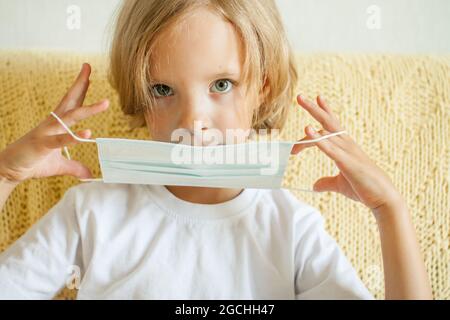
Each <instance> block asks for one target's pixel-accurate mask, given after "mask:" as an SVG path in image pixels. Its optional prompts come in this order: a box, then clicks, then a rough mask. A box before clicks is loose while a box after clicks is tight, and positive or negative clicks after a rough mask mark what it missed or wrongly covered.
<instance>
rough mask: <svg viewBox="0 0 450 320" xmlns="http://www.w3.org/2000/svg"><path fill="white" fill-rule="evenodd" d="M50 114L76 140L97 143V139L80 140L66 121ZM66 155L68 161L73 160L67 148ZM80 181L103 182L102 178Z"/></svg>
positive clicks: (54, 114) (65, 148)
mask: <svg viewBox="0 0 450 320" xmlns="http://www.w3.org/2000/svg"><path fill="white" fill-rule="evenodd" d="M50 114H51V115H52V116H53V117H54V118H55V119H56V120H57V121H58V122H59V123H60V124H61V125H62V126H63V128H64V129H65V130H66V131H67V132H68V133H69V134H70V135H71V136H72V137H73V138H74V139H75V140H78V141H80V142H94V143H95V142H96V141H95V139H84V138H80V137H78V136H77V135H76V134H75V133H73V132H72V130H70V128H69V127H68V126H67V125H66V124H65V123H64V121H62V120H61V118H60V117H58V116H57V115H56V113H54V112H50ZM64 153H65V154H66V157H67V159H69V160H71V157H70V153H69V149H67V147H66V146H64ZM78 180H79V181H82V182H89V181H103V179H102V178H93V179H78Z"/></svg>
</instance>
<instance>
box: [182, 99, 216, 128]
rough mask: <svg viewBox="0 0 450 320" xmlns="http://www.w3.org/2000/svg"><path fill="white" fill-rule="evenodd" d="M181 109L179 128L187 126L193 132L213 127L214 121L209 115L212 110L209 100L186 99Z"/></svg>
mask: <svg viewBox="0 0 450 320" xmlns="http://www.w3.org/2000/svg"><path fill="white" fill-rule="evenodd" d="M181 110H182V111H181V112H182V114H181V116H180V118H179V119H180V123H179V124H178V127H179V128H185V129H187V130H189V131H190V132H191V133H194V132H195V131H204V130H207V129H208V128H211V125H212V121H211V118H210V116H209V114H210V112H209V108H208V105H207V102H205V101H201V100H200V99H197V100H195V101H186V102H185V104H184V105H183V107H182V108H181ZM200 133H201V132H200Z"/></svg>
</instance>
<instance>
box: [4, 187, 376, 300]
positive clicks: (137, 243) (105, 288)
mask: <svg viewBox="0 0 450 320" xmlns="http://www.w3.org/2000/svg"><path fill="white" fill-rule="evenodd" d="M78 275H79V276H80V277H79V279H81V280H80V286H79V291H78V299H94V298H95V299H119V298H120V299H122V298H123V299H295V298H297V299H334V298H335V299H373V296H372V295H371V294H370V293H369V292H368V290H367V289H366V288H365V286H364V285H363V283H362V282H361V280H360V279H359V278H358V275H357V273H356V272H355V270H354V268H353V267H352V266H351V264H350V263H349V261H348V260H347V259H346V257H345V255H344V254H343V252H342V251H341V250H340V248H339V247H338V245H337V244H336V242H335V241H334V240H333V239H332V238H331V237H330V236H329V235H328V234H327V233H326V231H325V229H324V225H323V218H322V216H321V215H320V213H319V212H318V210H317V209H315V208H314V207H311V206H309V205H307V204H305V203H303V202H301V201H299V200H297V198H295V197H294V196H293V195H292V194H291V193H290V192H288V191H286V190H266V189H244V190H243V191H242V192H241V193H240V194H239V195H238V196H237V197H235V198H234V199H232V200H230V201H227V202H224V203H220V204H211V205H208V204H194V203H191V202H187V201H184V200H181V199H179V198H177V197H176V196H174V195H173V194H172V193H171V192H170V191H169V190H167V188H166V187H164V186H150V185H129V184H103V183H101V182H91V183H83V184H79V185H77V186H74V187H72V188H70V189H69V190H67V192H66V193H65V194H64V197H63V198H62V199H61V200H60V201H59V202H58V203H57V204H56V205H55V206H54V207H53V208H51V210H50V211H49V212H48V213H47V214H46V215H45V216H44V217H43V218H41V219H40V220H39V221H38V222H37V223H36V224H35V225H33V226H32V227H31V228H30V229H29V230H28V231H27V232H26V233H25V234H24V235H23V236H22V237H21V238H20V239H19V240H17V241H16V242H15V243H14V244H13V245H12V246H10V247H9V248H8V249H7V250H6V251H5V252H3V253H2V254H1V255H0V298H4V299H5V298H19V299H21V298H32V299H50V298H53V297H54V296H55V295H56V294H57V293H58V292H59V291H60V290H61V289H62V288H63V287H64V286H66V284H67V283H70V281H71V280H74V278H76V277H77V276H78ZM73 283H76V280H75V281H74V282H72V284H73Z"/></svg>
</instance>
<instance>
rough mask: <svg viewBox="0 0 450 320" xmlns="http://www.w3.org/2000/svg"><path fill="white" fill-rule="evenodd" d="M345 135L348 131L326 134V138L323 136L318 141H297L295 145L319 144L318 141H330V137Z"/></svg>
mask: <svg viewBox="0 0 450 320" xmlns="http://www.w3.org/2000/svg"><path fill="white" fill-rule="evenodd" d="M343 133H347V131H345V130H342V131H338V132H333V133H330V134H326V135H324V136H321V137H320V138H317V139H311V140H304V141H297V142H294V144H302V143H311V142H318V141H321V140H324V139H328V138H329V137H334V136H337V135H340V134H343Z"/></svg>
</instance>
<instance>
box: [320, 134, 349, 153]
mask: <svg viewBox="0 0 450 320" xmlns="http://www.w3.org/2000/svg"><path fill="white" fill-rule="evenodd" d="M330 133H331V132H329V131H327V130H323V129H322V130H319V134H320V135H321V136H326V135H328V134H330ZM343 135H345V134H341V135H336V136H332V137H328V138H327V139H328V141H330V142H331V143H333V144H335V145H337V146H338V147H339V148H341V149H342V150H345V151H349V149H350V147H349V142H348V140H345V139H343V138H342V136H343Z"/></svg>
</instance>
